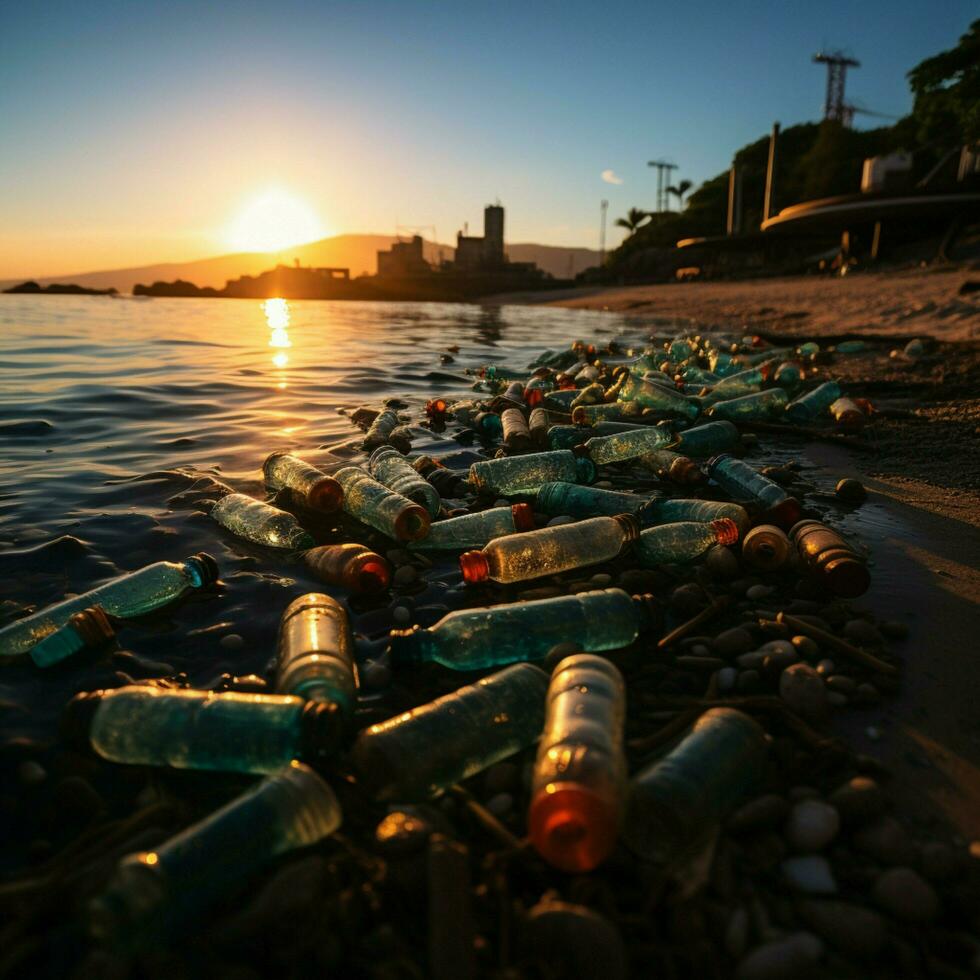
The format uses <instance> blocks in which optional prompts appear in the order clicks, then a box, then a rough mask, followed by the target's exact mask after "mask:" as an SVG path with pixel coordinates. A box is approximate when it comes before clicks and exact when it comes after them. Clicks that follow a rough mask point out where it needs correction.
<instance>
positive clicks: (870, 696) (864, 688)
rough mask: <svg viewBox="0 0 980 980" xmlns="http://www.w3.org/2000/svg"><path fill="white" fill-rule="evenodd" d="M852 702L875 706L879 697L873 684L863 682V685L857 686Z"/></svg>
mask: <svg viewBox="0 0 980 980" xmlns="http://www.w3.org/2000/svg"><path fill="white" fill-rule="evenodd" d="M854 700H855V701H856V702H857V703H858V704H877V703H878V702H879V701H880V700H881V695H880V694H879V693H878V688H876V687H875V686H874V684H869V683H868V682H867V681H865V682H864V683H863V684H858V686H857V689H856V690H855V692H854Z"/></svg>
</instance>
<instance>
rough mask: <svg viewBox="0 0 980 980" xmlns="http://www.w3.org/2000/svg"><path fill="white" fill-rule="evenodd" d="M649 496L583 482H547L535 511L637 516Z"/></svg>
mask: <svg viewBox="0 0 980 980" xmlns="http://www.w3.org/2000/svg"><path fill="white" fill-rule="evenodd" d="M649 501H650V497H649V496H645V495H644V496H641V495H640V494H636V493H621V492H619V491H616V490H603V489H600V488H599V487H586V486H582V484H580V483H561V482H556V483H546V484H544V486H542V487H541V489H540V490H538V495H537V497H536V498H535V501H534V506H535V509H537V510H539V511H541V513H543V514H552V515H562V514H567V515H568V516H569V517H592V516H594V515H596V514H605V515H607V516H609V517H615V516H616V515H617V514H635V513H636V512H637V511H638V510H639V509H640V508H641V507H643V506H644V505H645V504H647V503H649Z"/></svg>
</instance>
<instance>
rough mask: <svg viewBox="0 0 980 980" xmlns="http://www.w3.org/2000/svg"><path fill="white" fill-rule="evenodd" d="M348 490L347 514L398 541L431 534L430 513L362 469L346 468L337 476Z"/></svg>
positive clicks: (345, 496) (412, 539) (346, 493)
mask: <svg viewBox="0 0 980 980" xmlns="http://www.w3.org/2000/svg"><path fill="white" fill-rule="evenodd" d="M334 476H335V477H336V478H337V482H338V483H340V485H341V486H342V487H343V488H344V511H345V512H346V513H348V514H350V515H351V517H355V518H357V520H359V521H361V522H362V523H363V524H367V525H369V526H370V527H373V528H377V529H378V530H379V531H380V532H381V533H382V534H387V535H388V537H389V538H394V539H395V540H396V541H418V540H419V538H424V537H425V536H426V535H427V534H428V533H429V526H430V525H431V523H432V519H431V518H430V517H429V512H428V511H427V510H426V509H425V508H424V507H420V506H419V505H418V504H416V503H413V502H412V501H411V500H409V499H408V498H407V497H403V496H402V495H401V494H400V493H395V491H394V490H389V489H388V487H386V486H385V485H384V484H382V483H378V481H377V480H375V479H374V478H373V477H371V476H369V475H368V474H367V473H365V472H364V470H362V469H361V468H360V467H357V466H345V467H344V468H343V469H341V470H337V472H336V473H335V474H334Z"/></svg>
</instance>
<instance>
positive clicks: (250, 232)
mask: <svg viewBox="0 0 980 980" xmlns="http://www.w3.org/2000/svg"><path fill="white" fill-rule="evenodd" d="M330 234H332V232H329V231H327V229H326V228H325V227H324V225H323V223H322V222H321V221H320V218H319V216H318V215H317V213H316V211H315V210H314V209H313V208H312V207H311V206H310V205H309V204H308V203H307V202H306V201H304V200H303V199H302V198H300V197H297V196H296V195H295V194H292V193H290V192H289V191H286V190H284V189H283V188H280V187H274V188H270V189H268V190H266V191H263V192H262V193H260V194H257V195H256V196H254V197H253V198H252V199H251V200H250V201H249V202H248V203H247V204H246V205H245V206H244V207H243V208H242V209H241V210H240V211H239V212H238V213H237V214H236V215H235V217H234V218H233V219H232V220H231V222H230V224H229V225H228V227H227V229H226V231H225V234H224V238H223V244H225V245H227V246H229V247H230V248H233V249H235V250H236V251H239V252H269V253H276V252H281V251H282V250H283V249H286V248H292V247H293V246H295V245H305V244H306V243H307V242H313V241H317V240H318V239H321V238H327V237H328V236H329V235H330Z"/></svg>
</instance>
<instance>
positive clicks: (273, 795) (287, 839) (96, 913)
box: [89, 762, 342, 948]
mask: <svg viewBox="0 0 980 980" xmlns="http://www.w3.org/2000/svg"><path fill="white" fill-rule="evenodd" d="M341 817H342V814H341V810H340V805H339V804H338V802H337V798H336V797H335V796H334V794H333V791H332V790H331V789H330V787H329V786H328V785H327V784H326V783H325V782H324V781H323V780H322V779H321V778H320V777H319V776H318V775H317V774H316V773H315V772H313V770H312V769H308V768H307V767H306V766H304V765H303V764H302V763H299V762H292V763H290V764H289V765H288V766H287V767H286V768H284V769H282V770H281V771H279V772H277V773H275V774H274V775H272V776H269V777H267V778H266V779H263V780H262V781H261V782H260V783H258V784H257V785H255V786H254V787H252V788H251V789H250V790H248V791H247V792H246V793H244V794H242V795H241V796H239V797H237V798H236V799H234V800H232V801H231V802H230V803H228V804H226V805H225V806H223V807H222V808H221V809H220V810H217V811H216V812H215V813H212V814H211V815H210V816H209V817H206V818H205V819H204V820H202V821H200V822H198V823H196V824H194V825H192V826H190V827H188V828H187V829H186V830H184V831H183V832H182V833H180V834H178V835H177V836H176V837H171V838H170V839H169V840H168V841H166V842H165V843H164V844H162V845H160V847H158V848H156V849H155V850H153V851H149V852H144V853H140V854H131V855H129V856H128V857H125V858H123V859H122V861H120V863H119V865H118V866H117V868H116V871H115V874H114V875H113V876H112V878H111V879H110V881H109V884H108V886H107V887H106V889H105V891H103V892H102V894H101V895H100V896H98V897H97V898H96V899H94V900H93V901H92V903H91V905H90V906H89V929H90V931H91V933H92V935H93V937H94V938H95V939H96V940H99V941H101V942H105V943H109V944H111V945H118V946H122V947H125V946H129V947H133V948H139V947H140V946H141V945H142V944H143V943H144V942H145V941H151V942H153V941H164V940H166V941H173V940H174V939H176V938H177V937H178V934H179V932H180V930H181V929H182V928H183V927H184V926H186V925H187V924H188V923H190V922H193V921H194V920H197V919H199V917H200V915H201V914H202V913H204V912H206V911H207V910H208V908H209V907H210V906H211V905H213V904H214V903H215V902H216V901H217V900H218V899H220V898H222V897H223V896H224V895H225V894H226V893H227V892H229V891H231V890H233V889H234V888H235V887H236V886H238V885H240V884H242V883H244V882H246V881H248V880H249V879H250V878H251V877H252V876H253V875H254V874H255V873H256V872H257V871H259V870H260V869H261V868H263V867H264V866H265V865H267V864H269V863H270V862H271V861H272V860H273V859H274V858H276V857H277V856H278V855H280V854H284V853H286V852H288V851H292V850H295V849H297V848H301V847H308V846H309V845H311V844H315V843H316V842H317V841H320V840H323V838H325V837H329V836H330V835H331V834H332V833H333V832H334V831H335V830H336V829H337V828H338V827H339V826H340V823H341Z"/></svg>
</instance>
